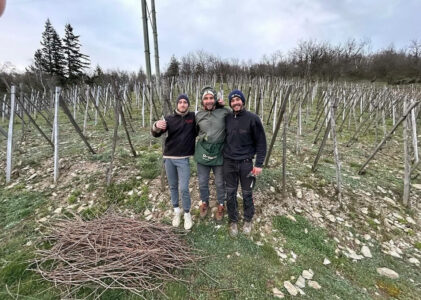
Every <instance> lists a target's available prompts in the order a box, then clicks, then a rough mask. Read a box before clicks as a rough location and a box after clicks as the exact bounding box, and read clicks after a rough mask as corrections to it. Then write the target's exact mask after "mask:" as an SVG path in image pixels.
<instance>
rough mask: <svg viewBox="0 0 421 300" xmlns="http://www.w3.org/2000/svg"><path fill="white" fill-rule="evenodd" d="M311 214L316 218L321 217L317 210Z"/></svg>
mask: <svg viewBox="0 0 421 300" xmlns="http://www.w3.org/2000/svg"><path fill="white" fill-rule="evenodd" d="M312 216H313V217H315V218H317V219H318V218H321V217H322V215H321V214H319V213H318V212H313V213H312Z"/></svg>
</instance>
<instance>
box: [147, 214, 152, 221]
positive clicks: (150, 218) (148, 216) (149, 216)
mask: <svg viewBox="0 0 421 300" xmlns="http://www.w3.org/2000/svg"><path fill="white" fill-rule="evenodd" d="M152 217H153V215H152V214H149V215H147V216H146V218H145V220H146V221H150V220H152Z"/></svg>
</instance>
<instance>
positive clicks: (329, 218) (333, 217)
mask: <svg viewBox="0 0 421 300" xmlns="http://www.w3.org/2000/svg"><path fill="white" fill-rule="evenodd" d="M326 218H327V219H328V220H329V221H330V222H332V223H335V221H336V218H335V216H334V215H327V216H326Z"/></svg>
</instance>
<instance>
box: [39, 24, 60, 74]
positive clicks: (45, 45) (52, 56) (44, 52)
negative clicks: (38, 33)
mask: <svg viewBox="0 0 421 300" xmlns="http://www.w3.org/2000/svg"><path fill="white" fill-rule="evenodd" d="M41 46H42V47H41V49H38V50H37V51H36V52H35V54H34V67H33V69H37V70H39V71H42V72H45V73H48V74H50V75H56V76H59V77H63V76H64V55H63V46H62V42H61V39H60V36H59V35H58V33H57V32H56V30H55V29H54V27H53V25H51V22H50V19H47V21H46V22H45V29H44V32H43V33H42V39H41Z"/></svg>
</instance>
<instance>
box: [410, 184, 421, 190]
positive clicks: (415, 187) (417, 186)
mask: <svg viewBox="0 0 421 300" xmlns="http://www.w3.org/2000/svg"><path fill="white" fill-rule="evenodd" d="M411 185H412V187H413V188H414V189H417V190H421V184H418V183H415V184H411Z"/></svg>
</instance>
